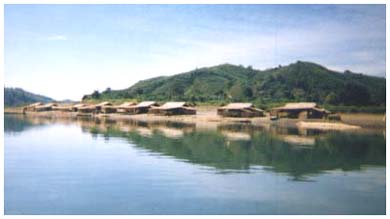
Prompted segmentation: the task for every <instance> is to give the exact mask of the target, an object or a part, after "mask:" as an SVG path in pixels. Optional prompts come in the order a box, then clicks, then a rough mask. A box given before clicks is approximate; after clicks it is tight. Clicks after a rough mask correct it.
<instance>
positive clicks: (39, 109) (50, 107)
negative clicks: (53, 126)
mask: <svg viewBox="0 0 390 219" xmlns="http://www.w3.org/2000/svg"><path fill="white" fill-rule="evenodd" d="M54 106H58V105H57V104H56V103H47V104H45V105H40V106H36V107H35V111H36V112H43V111H51V110H53V107H54Z"/></svg>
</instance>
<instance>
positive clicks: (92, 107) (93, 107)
mask: <svg viewBox="0 0 390 219" xmlns="http://www.w3.org/2000/svg"><path fill="white" fill-rule="evenodd" d="M79 109H80V110H83V109H95V106H92V105H86V106H82V107H79Z"/></svg>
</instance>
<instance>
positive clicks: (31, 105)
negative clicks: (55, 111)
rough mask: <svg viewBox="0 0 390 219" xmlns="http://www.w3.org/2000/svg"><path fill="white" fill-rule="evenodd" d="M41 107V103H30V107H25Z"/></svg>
mask: <svg viewBox="0 0 390 219" xmlns="http://www.w3.org/2000/svg"><path fill="white" fill-rule="evenodd" d="M42 105H43V103H41V102H36V103H32V104H30V105H27V107H36V106H42Z"/></svg>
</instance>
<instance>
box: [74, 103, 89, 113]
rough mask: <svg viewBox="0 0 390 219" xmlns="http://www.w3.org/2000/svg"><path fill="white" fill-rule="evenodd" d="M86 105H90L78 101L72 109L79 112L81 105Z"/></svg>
mask: <svg viewBox="0 0 390 219" xmlns="http://www.w3.org/2000/svg"><path fill="white" fill-rule="evenodd" d="M84 106H88V105H87V104H85V103H77V104H75V105H73V106H72V111H74V112H77V111H78V109H79V108H80V107H84Z"/></svg>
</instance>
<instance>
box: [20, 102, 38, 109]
mask: <svg viewBox="0 0 390 219" xmlns="http://www.w3.org/2000/svg"><path fill="white" fill-rule="evenodd" d="M37 106H43V103H42V102H36V103H32V104H30V105H27V106H25V107H23V111H35V107H37Z"/></svg>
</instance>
